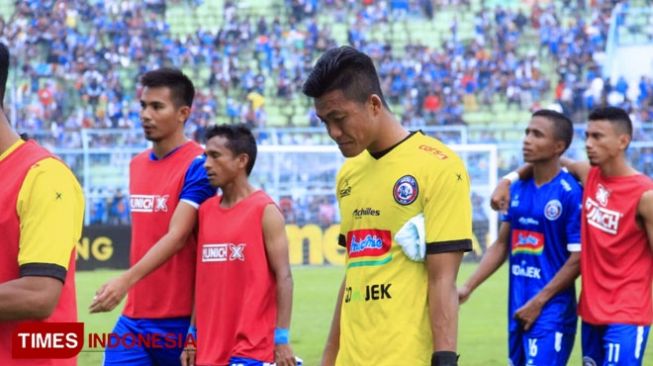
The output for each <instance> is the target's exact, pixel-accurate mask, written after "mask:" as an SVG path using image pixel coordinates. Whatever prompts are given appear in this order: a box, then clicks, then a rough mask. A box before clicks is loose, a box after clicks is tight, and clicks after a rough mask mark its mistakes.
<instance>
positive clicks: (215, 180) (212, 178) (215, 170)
mask: <svg viewBox="0 0 653 366" xmlns="http://www.w3.org/2000/svg"><path fill="white" fill-rule="evenodd" d="M228 141H229V140H228V139H227V138H226V137H224V136H214V137H211V139H209V140H208V141H207V142H206V149H205V152H206V162H205V163H204V169H206V175H207V177H208V178H209V183H211V185H212V186H213V187H224V185H225V184H227V183H229V182H230V181H232V180H233V179H234V177H236V175H238V173H239V172H240V171H241V170H242V171H245V163H246V158H244V157H243V156H242V154H241V155H239V156H236V155H234V153H233V152H232V151H231V150H230V149H229V148H228V147H227V143H228ZM244 159H245V160H244ZM243 160H244V162H243Z"/></svg>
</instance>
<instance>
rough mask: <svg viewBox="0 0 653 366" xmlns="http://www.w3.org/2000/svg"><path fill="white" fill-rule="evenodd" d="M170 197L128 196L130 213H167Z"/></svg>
mask: <svg viewBox="0 0 653 366" xmlns="http://www.w3.org/2000/svg"><path fill="white" fill-rule="evenodd" d="M169 197H170V195H167V194H166V195H164V196H159V195H151V194H132V195H131V196H129V207H130V209H131V212H168V198H169Z"/></svg>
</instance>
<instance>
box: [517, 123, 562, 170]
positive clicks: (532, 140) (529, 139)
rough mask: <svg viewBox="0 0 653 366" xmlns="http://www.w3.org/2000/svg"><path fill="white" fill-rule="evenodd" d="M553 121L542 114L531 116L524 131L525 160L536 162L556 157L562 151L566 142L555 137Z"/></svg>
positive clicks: (523, 147) (523, 148) (523, 149)
mask: <svg viewBox="0 0 653 366" xmlns="http://www.w3.org/2000/svg"><path fill="white" fill-rule="evenodd" d="M554 128H555V127H554V125H553V121H551V120H550V119H548V118H545V117H542V116H535V117H533V118H531V121H530V122H529V123H528V127H526V130H525V131H524V140H523V146H522V153H523V154H524V161H525V162H527V163H536V162H539V161H546V160H550V159H553V158H555V157H556V156H557V155H558V154H561V153H562V150H561V149H564V142H562V141H560V140H557V139H556V137H555V129H554Z"/></svg>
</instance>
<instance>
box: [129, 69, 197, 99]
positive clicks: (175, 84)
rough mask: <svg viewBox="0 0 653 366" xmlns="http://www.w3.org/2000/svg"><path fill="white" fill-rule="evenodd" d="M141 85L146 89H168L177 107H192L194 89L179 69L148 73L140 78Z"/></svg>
mask: <svg viewBox="0 0 653 366" xmlns="http://www.w3.org/2000/svg"><path fill="white" fill-rule="evenodd" d="M141 85H143V86H144V87H148V88H160V87H166V88H169V89H170V94H171V95H172V99H173V101H174V103H175V105H176V106H177V107H181V106H188V107H191V106H192V105H193V98H194V97H195V87H194V86H193V82H192V81H190V79H189V78H188V76H186V75H184V73H183V72H181V70H179V69H173V68H167V67H164V68H161V69H157V70H152V71H148V72H146V73H145V74H143V76H141Z"/></svg>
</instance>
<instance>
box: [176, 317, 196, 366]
mask: <svg viewBox="0 0 653 366" xmlns="http://www.w3.org/2000/svg"><path fill="white" fill-rule="evenodd" d="M190 337H192V341H191V340H190ZM196 346H197V327H196V326H195V307H193V311H192V313H191V315H190V326H189V327H188V334H187V335H186V343H185V344H184V350H183V351H181V356H179V359H180V360H181V366H195V356H196V351H197V347H196Z"/></svg>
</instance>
